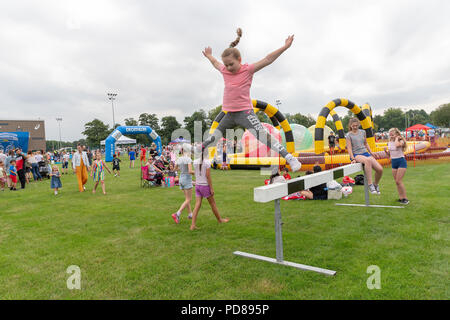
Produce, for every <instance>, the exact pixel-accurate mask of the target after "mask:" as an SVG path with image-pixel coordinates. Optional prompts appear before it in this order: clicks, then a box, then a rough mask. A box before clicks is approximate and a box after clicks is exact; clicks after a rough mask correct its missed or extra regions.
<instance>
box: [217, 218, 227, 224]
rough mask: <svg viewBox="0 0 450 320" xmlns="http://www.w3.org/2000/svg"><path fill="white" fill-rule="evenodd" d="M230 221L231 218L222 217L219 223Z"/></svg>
mask: <svg viewBox="0 0 450 320" xmlns="http://www.w3.org/2000/svg"><path fill="white" fill-rule="evenodd" d="M228 221H230V219H228V218H223V219H220V221H219V223H227V222H228Z"/></svg>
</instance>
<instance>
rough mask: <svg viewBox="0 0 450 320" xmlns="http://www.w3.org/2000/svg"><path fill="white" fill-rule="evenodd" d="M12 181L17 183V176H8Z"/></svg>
mask: <svg viewBox="0 0 450 320" xmlns="http://www.w3.org/2000/svg"><path fill="white" fill-rule="evenodd" d="M9 178H10V179H11V181H12V182H13V183H17V176H9Z"/></svg>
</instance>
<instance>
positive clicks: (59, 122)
mask: <svg viewBox="0 0 450 320" xmlns="http://www.w3.org/2000/svg"><path fill="white" fill-rule="evenodd" d="M56 121H58V125H59V149H61V121H62V118H56Z"/></svg>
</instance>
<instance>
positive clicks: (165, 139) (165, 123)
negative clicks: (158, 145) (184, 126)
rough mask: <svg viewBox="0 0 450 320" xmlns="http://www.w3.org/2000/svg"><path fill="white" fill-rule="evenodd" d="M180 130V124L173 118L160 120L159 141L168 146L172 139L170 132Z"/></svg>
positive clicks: (168, 117)
mask: <svg viewBox="0 0 450 320" xmlns="http://www.w3.org/2000/svg"><path fill="white" fill-rule="evenodd" d="M179 128H181V124H180V123H179V122H178V121H177V119H176V118H175V117H174V116H167V117H163V118H162V119H161V130H160V131H161V140H162V143H163V144H168V143H169V142H170V139H171V138H172V132H174V131H175V130H176V129H179Z"/></svg>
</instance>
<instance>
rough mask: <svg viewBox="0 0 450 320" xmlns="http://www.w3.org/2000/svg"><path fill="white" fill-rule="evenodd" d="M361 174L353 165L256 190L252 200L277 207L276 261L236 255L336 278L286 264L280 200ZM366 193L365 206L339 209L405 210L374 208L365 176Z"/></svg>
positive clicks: (311, 269) (316, 270)
mask: <svg viewBox="0 0 450 320" xmlns="http://www.w3.org/2000/svg"><path fill="white" fill-rule="evenodd" d="M360 171H364V167H363V165H362V164H361V163H354V164H349V165H345V166H343V167H339V168H335V169H331V170H327V171H322V172H317V173H314V174H311V175H307V176H302V177H298V178H295V179H291V180H289V181H287V182H286V183H274V184H271V185H267V186H262V187H257V188H255V189H254V192H253V199H254V201H255V202H261V203H267V202H269V201H274V203H275V243H276V259H274V258H269V257H264V256H260V255H256V254H252V253H246V252H242V251H235V252H233V254H235V255H238V256H241V257H245V258H251V259H257V260H262V261H266V262H271V263H276V264H281V265H284V266H289V267H294V268H298V269H302V270H307V271H314V272H318V273H322V274H326V275H329V276H334V275H335V274H336V271H333V270H328V269H323V268H319V267H313V266H309V265H304V264H299V263H294V262H289V261H285V260H284V256H283V233H282V225H283V222H282V220H281V209H280V199H281V198H282V197H285V196H287V195H289V194H292V193H295V192H299V191H302V190H305V189H309V188H312V187H314V186H317V185H320V184H323V183H327V182H329V181H331V180H335V179H338V178H342V177H344V176H347V175H350V174H353V173H357V172H360ZM364 193H365V204H338V203H336V205H347V206H363V207H376V208H403V207H400V206H381V205H371V204H370V203H369V187H368V184H367V179H366V177H365V175H364Z"/></svg>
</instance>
